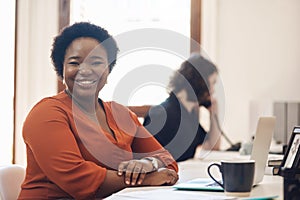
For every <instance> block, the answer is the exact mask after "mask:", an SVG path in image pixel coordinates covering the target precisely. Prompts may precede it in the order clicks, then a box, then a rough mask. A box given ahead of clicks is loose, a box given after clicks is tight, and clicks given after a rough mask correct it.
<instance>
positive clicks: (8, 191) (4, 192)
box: [0, 164, 25, 200]
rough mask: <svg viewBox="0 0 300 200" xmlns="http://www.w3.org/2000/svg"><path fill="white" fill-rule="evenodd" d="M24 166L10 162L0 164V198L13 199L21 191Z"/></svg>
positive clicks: (4, 199)
mask: <svg viewBox="0 0 300 200" xmlns="http://www.w3.org/2000/svg"><path fill="white" fill-rule="evenodd" d="M24 178H25V168H24V167H23V166H20V165H16V164H12V165H5V166H0V199H1V200H15V199H17V198H18V195H19V193H20V191H21V184H22V182H23V180H24Z"/></svg>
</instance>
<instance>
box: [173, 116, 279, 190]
mask: <svg viewBox="0 0 300 200" xmlns="http://www.w3.org/2000/svg"><path fill="white" fill-rule="evenodd" d="M274 129H275V117H273V116H272V117H260V118H259V120H258V123H257V128H256V133H255V137H254V141H253V147H252V152H251V156H250V159H251V160H255V175H254V181H253V186H255V185H257V184H258V183H260V182H261V181H262V179H263V177H264V174H265V167H266V164H267V160H268V155H269V149H270V145H271V141H272V137H273V133H274ZM173 187H174V188H176V189H181V190H206V191H223V188H221V187H220V186H219V185H218V184H216V183H215V182H212V180H211V179H210V178H197V179H193V180H190V181H188V182H185V183H179V184H177V185H174V186H173Z"/></svg>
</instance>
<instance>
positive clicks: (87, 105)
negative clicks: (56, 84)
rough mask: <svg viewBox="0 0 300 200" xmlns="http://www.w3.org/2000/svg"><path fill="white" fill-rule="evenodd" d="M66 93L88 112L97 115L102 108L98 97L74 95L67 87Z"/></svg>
mask: <svg viewBox="0 0 300 200" xmlns="http://www.w3.org/2000/svg"><path fill="white" fill-rule="evenodd" d="M65 92H66V94H67V95H68V96H69V97H70V98H71V99H72V101H73V102H74V103H75V104H76V105H77V106H78V107H79V108H80V109H81V110H83V111H84V112H85V113H86V114H88V115H95V113H97V111H98V110H99V109H101V106H100V104H99V103H98V97H97V96H96V97H95V98H94V97H91V98H89V97H86V98H78V97H75V96H74V95H72V93H71V92H70V91H69V90H68V89H65Z"/></svg>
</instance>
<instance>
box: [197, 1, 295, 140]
mask: <svg viewBox="0 0 300 200" xmlns="http://www.w3.org/2000/svg"><path fill="white" fill-rule="evenodd" d="M203 14H204V17H203V37H202V44H203V48H204V49H205V50H206V51H207V53H208V55H210V57H211V59H212V60H213V61H214V62H215V63H216V64H217V65H218V67H219V69H220V76H221V79H222V83H223V87H224V92H225V119H224V123H223V127H224V130H225V132H227V133H228V135H229V136H230V137H231V138H232V139H233V140H234V141H245V140H248V139H249V138H250V136H251V134H253V132H254V131H255V127H256V123H257V117H258V116H259V115H271V114H272V113H273V111H272V102H274V101H283V100H291V101H299V100H300V84H298V81H297V80H298V79H299V76H300V1H299V0H203Z"/></svg>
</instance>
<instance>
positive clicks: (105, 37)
mask: <svg viewBox="0 0 300 200" xmlns="http://www.w3.org/2000/svg"><path fill="white" fill-rule="evenodd" d="M81 37H90V38H93V39H95V40H97V41H98V42H99V43H101V45H102V46H103V47H104V48H105V50H106V53H107V57H108V62H109V72H111V70H112V69H113V67H114V65H115V64H116V61H117V54H118V51H119V49H118V46H117V43H116V41H115V40H114V38H113V37H112V36H111V35H110V34H109V33H108V32H107V30H105V29H104V28H102V27H100V26H97V25H94V24H92V23H90V22H78V23H75V24H73V25H71V26H68V27H65V28H64V29H63V30H62V31H61V32H60V34H59V35H57V36H56V37H55V38H54V41H53V44H52V50H51V59H52V63H53V65H54V68H55V71H56V73H57V75H58V76H59V77H60V78H61V79H63V71H64V64H63V63H64V58H65V54H66V50H67V48H68V47H69V45H70V44H71V43H72V42H73V41H74V40H75V39H77V38H81Z"/></svg>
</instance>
